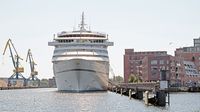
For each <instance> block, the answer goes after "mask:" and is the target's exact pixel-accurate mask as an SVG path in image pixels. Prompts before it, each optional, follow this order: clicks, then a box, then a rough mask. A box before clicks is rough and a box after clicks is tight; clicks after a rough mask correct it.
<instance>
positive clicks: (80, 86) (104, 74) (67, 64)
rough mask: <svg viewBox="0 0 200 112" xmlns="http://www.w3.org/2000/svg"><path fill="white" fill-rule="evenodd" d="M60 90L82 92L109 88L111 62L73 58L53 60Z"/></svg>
mask: <svg viewBox="0 0 200 112" xmlns="http://www.w3.org/2000/svg"><path fill="white" fill-rule="evenodd" d="M53 68H54V75H55V79H56V85H57V88H58V90H63V91H72V92H81V91H98V90H107V86H108V74H109V63H108V62H107V61H94V60H83V59H71V60H66V61H57V62H53Z"/></svg>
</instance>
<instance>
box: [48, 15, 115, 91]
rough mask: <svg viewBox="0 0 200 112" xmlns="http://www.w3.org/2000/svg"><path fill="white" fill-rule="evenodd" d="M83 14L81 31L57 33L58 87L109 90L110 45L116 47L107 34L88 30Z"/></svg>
mask: <svg viewBox="0 0 200 112" xmlns="http://www.w3.org/2000/svg"><path fill="white" fill-rule="evenodd" d="M85 25H86V24H85V23H84V13H82V19H81V23H80V24H79V28H80V29H79V30H75V31H71V32H66V31H63V32H61V33H58V34H57V35H56V36H55V37H54V39H53V41H52V42H49V43H48V45H49V46H54V47H55V49H54V53H53V58H52V62H53V71H54V75H55V79H56V85H57V88H58V90H67V91H75V92H80V91H91V90H106V89H107V86H108V77H109V56H108V51H107V47H108V46H113V42H109V41H108V36H107V34H105V33H99V32H92V31H90V30H87V29H86V27H85Z"/></svg>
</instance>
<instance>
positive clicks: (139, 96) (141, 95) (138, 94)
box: [136, 91, 143, 100]
mask: <svg viewBox="0 0 200 112" xmlns="http://www.w3.org/2000/svg"><path fill="white" fill-rule="evenodd" d="M136 97H137V99H139V100H142V99H143V92H142V91H137V92H136Z"/></svg>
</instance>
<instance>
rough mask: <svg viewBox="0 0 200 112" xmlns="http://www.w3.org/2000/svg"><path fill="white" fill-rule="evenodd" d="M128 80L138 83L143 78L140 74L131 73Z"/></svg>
mask: <svg viewBox="0 0 200 112" xmlns="http://www.w3.org/2000/svg"><path fill="white" fill-rule="evenodd" d="M128 82H129V83H138V82H142V79H141V77H139V76H138V75H134V74H131V75H129V78H128Z"/></svg>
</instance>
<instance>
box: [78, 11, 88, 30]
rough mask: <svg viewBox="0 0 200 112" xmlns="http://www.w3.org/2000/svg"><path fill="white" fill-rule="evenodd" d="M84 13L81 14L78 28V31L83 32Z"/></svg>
mask: <svg viewBox="0 0 200 112" xmlns="http://www.w3.org/2000/svg"><path fill="white" fill-rule="evenodd" d="M84 19H85V18H84V12H82V17H81V24H79V27H80V31H85V30H86V29H85V25H86V24H85V21H84Z"/></svg>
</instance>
